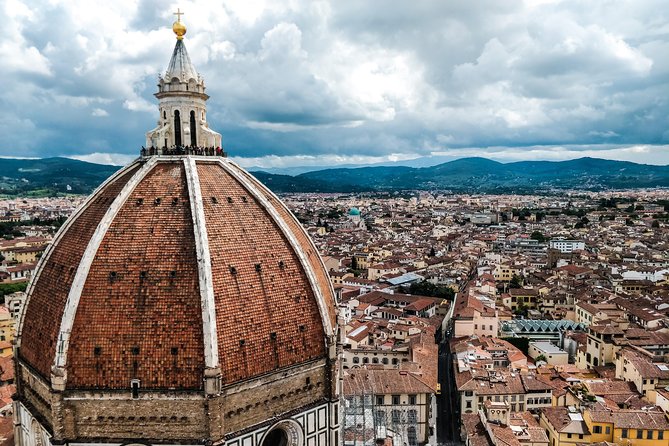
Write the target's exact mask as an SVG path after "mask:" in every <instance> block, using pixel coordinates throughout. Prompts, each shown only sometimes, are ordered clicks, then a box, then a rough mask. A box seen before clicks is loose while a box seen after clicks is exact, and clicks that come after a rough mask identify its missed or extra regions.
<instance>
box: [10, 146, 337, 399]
mask: <svg viewBox="0 0 669 446" xmlns="http://www.w3.org/2000/svg"><path fill="white" fill-rule="evenodd" d="M184 160H186V158H177V159H175V158H166V159H162V160H159V161H158V162H157V163H156V164H155V166H153V167H148V169H149V170H148V172H146V174H145V176H144V177H143V178H142V179H141V180H139V181H137V180H133V182H132V183H128V181H129V179H130V177H131V176H132V175H133V174H135V173H137V172H138V169H137V168H138V167H139V166H141V165H142V163H143V161H139V162H136V164H135V165H134V166H132V167H131V168H130V170H129V171H128V172H127V173H125V174H124V175H122V176H121V177H119V178H118V179H116V180H114V181H112V182H111V183H110V184H108V185H107V186H106V187H104V188H103V189H102V190H100V191H98V192H97V194H96V195H95V196H94V197H93V198H92V200H91V202H90V205H89V206H88V207H87V208H86V209H85V210H84V211H83V212H81V213H80V214H79V215H76V216H75V217H74V220H73V221H72V223H71V224H70V226H69V228H68V229H67V230H66V231H65V232H64V233H63V236H62V237H60V238H59V239H57V240H56V241H55V242H54V246H53V248H52V253H51V254H50V255H49V258H48V259H45V260H46V261H45V264H44V265H43V267H42V271H41V273H39V277H38V278H37V281H36V283H35V285H34V287H33V290H32V292H31V295H30V297H29V302H28V304H27V309H26V316H25V320H24V325H23V327H24V329H23V333H22V334H21V348H20V358H21V359H22V360H23V361H24V362H26V363H27V364H29V365H30V366H32V367H33V368H34V369H35V370H36V371H37V372H38V373H39V374H40V375H42V377H43V378H45V379H46V380H47V381H48V380H49V377H50V371H51V366H52V364H53V363H54V357H55V354H56V341H57V339H58V335H59V330H60V329H61V321H62V320H63V312H64V311H65V304H66V301H67V298H68V293H69V290H70V288H71V287H72V282H73V278H74V276H75V273H76V271H77V268H78V267H79V262H80V260H81V258H82V255H83V253H84V251H85V250H86V247H87V246H88V244H89V243H90V242H91V238H92V237H93V234H94V232H95V229H96V228H97V227H98V225H99V224H100V221H101V219H102V217H103V216H104V214H105V212H106V211H107V209H109V207H110V205H111V204H112V202H113V201H114V198H115V197H116V196H117V195H118V194H119V193H120V192H121V190H122V189H123V186H124V185H125V184H126V183H128V184H131V185H132V186H131V187H132V188H133V189H132V190H131V191H129V195H128V198H127V200H126V201H125V203H124V204H123V205H122V206H121V207H120V209H118V212H117V213H116V214H115V215H114V216H113V219H112V220H111V221H110V222H109V226H108V229H107V230H106V232H105V233H103V234H101V238H97V239H96V240H97V241H96V243H98V242H99V247H98V249H97V252H96V253H95V255H94V257H92V260H91V263H90V269H89V270H88V274H87V276H86V277H84V279H85V280H84V281H83V282H80V283H82V284H83V288H82V290H81V296H80V297H79V299H78V301H76V300H75V302H77V304H76V311H75V312H74V313H73V316H74V319H72V318H69V319H68V320H69V321H72V320H73V322H72V330H71V333H70V336H69V345H68V348H67V350H65V351H66V356H65V361H64V364H65V367H66V371H67V375H66V376H67V379H66V386H67V389H112V390H127V389H129V388H130V386H131V380H133V379H138V380H140V382H141V388H142V389H143V390H151V389H155V390H164V389H179V390H197V391H202V390H203V389H204V370H205V365H207V366H209V364H208V363H207V361H210V360H211V358H212V356H206V354H205V347H204V342H205V336H204V333H203V332H204V330H205V328H204V327H205V324H203V317H208V316H209V313H207V311H205V313H206V314H205V315H204V316H203V308H202V304H201V302H202V299H203V296H204V294H202V295H201V292H200V284H201V282H200V281H201V280H206V279H203V278H204V277H209V276H208V274H209V272H208V271H209V270H208V268H209V266H210V267H211V280H212V285H213V302H214V304H213V305H214V312H215V314H212V315H211V317H214V318H215V319H214V320H215V323H216V337H215V339H216V341H217V344H216V346H217V347H218V360H219V364H220V369H221V379H222V384H223V385H224V386H226V385H231V384H234V383H237V382H240V381H244V380H247V379H250V378H254V377H258V376H261V375H265V374H268V373H271V372H275V371H277V370H279V369H282V368H286V367H291V366H294V365H298V364H304V363H306V362H309V361H312V360H315V359H322V358H324V357H326V356H327V354H328V349H327V343H328V338H327V330H328V329H329V327H332V326H334V325H335V305H334V296H333V295H332V291H331V287H330V283H329V280H328V278H327V273H326V272H325V269H324V267H323V266H322V262H321V260H320V257H319V255H318V252H317V251H316V249H315V248H314V247H313V244H312V243H311V241H310V240H309V238H308V235H307V234H306V232H305V231H304V229H303V228H302V227H301V226H300V225H299V223H298V222H297V220H296V219H295V218H294V217H293V215H292V214H291V213H290V211H288V209H287V208H286V207H285V206H284V205H283V203H281V202H280V200H278V199H277V198H276V197H274V196H273V195H272V194H271V193H270V192H269V191H268V190H267V189H266V188H265V187H264V186H263V185H261V184H260V183H258V182H257V181H256V180H255V178H253V177H252V176H250V175H248V174H247V173H246V172H244V171H243V170H242V169H240V168H239V167H237V166H236V165H234V164H233V163H231V162H229V161H227V160H225V161H222V160H221V161H215V162H212V161H210V160H207V159H203V158H198V159H196V165H195V169H196V170H197V172H196V173H197V177H198V178H199V189H200V191H199V192H200V195H201V198H202V200H201V202H199V201H193V202H191V199H192V197H194V195H193V196H191V194H192V193H193V191H189V178H191V180H192V181H190V184H191V185H192V186H195V185H196V184H197V181H196V180H195V176H192V177H189V175H192V174H191V173H189V172H190V170H189V169H188V168H186V167H185V166H184ZM221 163H227V164H223V165H222V164H221ZM145 170H146V169H145ZM142 172H144V170H143V171H142ZM193 173H195V172H193ZM233 174H234V175H233ZM139 175H142V174H138V176H139ZM254 193H259V194H262V197H261V199H256V198H255V197H254ZM265 200H269V206H271V212H270V210H268V209H266V208H265V207H264V206H265V205H267V201H265ZM192 206H195V207H196V209H197V210H198V213H199V212H202V213H203V214H204V220H205V222H204V223H205V224H204V226H205V228H206V239H207V240H208V247H207V248H208V251H209V257H210V259H211V265H209V264H208V263H206V262H205V263H203V260H202V259H203V258H205V257H202V256H200V261H198V254H197V249H198V248H197V246H198V245H197V244H196V239H195V237H196V236H197V235H196V234H195V233H194V228H195V225H194V222H193V215H192V212H193V211H192V209H193V208H192ZM200 207H201V208H200ZM276 219H279V221H277V220H276ZM101 227H106V226H101ZM284 231H286V232H284ZM92 246H95V244H94V245H92ZM200 254H202V251H201V252H200ZM305 260H306V262H308V264H309V265H308V267H307V268H306V269H305V265H303V263H302V262H303V261H305ZM82 271H85V270H82ZM203 271H207V273H206V274H204V273H203ZM308 271H310V272H308ZM308 274H312V276H311V277H312V279H313V280H314V281H315V283H312V281H310V279H309V275H308ZM202 283H204V282H202ZM318 299H324V302H319V300H318ZM319 303H320V305H319ZM322 311H324V312H325V313H324V314H321V312H322ZM326 322H327V323H326ZM212 339H214V338H212ZM207 358H209V359H207Z"/></svg>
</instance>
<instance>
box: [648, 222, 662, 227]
mask: <svg viewBox="0 0 669 446" xmlns="http://www.w3.org/2000/svg"><path fill="white" fill-rule="evenodd" d="M650 227H651V228H659V227H660V222H659V221H657V220H653V223H651V224H650Z"/></svg>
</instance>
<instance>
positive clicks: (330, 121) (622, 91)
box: [0, 0, 669, 168]
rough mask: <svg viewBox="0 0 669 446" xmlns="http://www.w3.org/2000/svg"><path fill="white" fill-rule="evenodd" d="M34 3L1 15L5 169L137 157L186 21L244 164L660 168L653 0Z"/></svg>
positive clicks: (222, 128)
mask: <svg viewBox="0 0 669 446" xmlns="http://www.w3.org/2000/svg"><path fill="white" fill-rule="evenodd" d="M30 3H31V5H30V7H29V6H28V5H27V4H26V3H23V2H21V1H18V0H10V1H7V2H5V3H4V14H5V17H7V22H8V24H9V29H8V32H7V33H6V34H7V37H6V39H5V41H4V43H3V44H2V45H0V55H1V56H2V57H3V59H4V60H5V61H6V67H5V70H6V78H7V82H8V87H7V88H6V89H4V90H3V92H2V94H0V103H2V105H3V106H4V107H5V109H7V108H9V109H10V110H12V113H11V114H8V115H5V116H4V117H3V119H0V130H2V132H3V134H4V135H5V138H4V144H2V145H1V146H0V155H1V156H19V157H21V156H23V157H47V156H68V157H74V158H77V159H84V160H88V161H94V162H108V163H109V162H113V163H115V164H125V163H126V162H128V161H129V160H130V159H132V158H134V157H135V156H136V155H137V153H138V149H139V147H140V145H141V144H143V141H144V134H145V132H146V131H148V130H150V129H151V128H153V127H154V126H155V121H156V119H157V114H158V112H157V100H156V99H155V98H154V97H153V93H154V92H155V91H156V87H155V84H156V80H157V75H158V73H161V72H164V70H165V68H166V66H167V62H168V60H169V55H170V53H171V51H172V48H173V46H174V36H173V34H172V32H171V30H170V28H171V24H172V22H173V21H174V19H175V17H174V16H173V15H172V12H173V11H176V10H177V8H181V11H184V12H185V15H184V16H183V18H182V21H183V22H184V23H185V24H186V26H187V27H188V33H187V34H186V40H185V42H186V46H187V47H188V50H189V53H190V56H191V58H192V60H193V63H194V65H195V67H196V69H197V70H198V72H199V73H200V74H201V75H202V76H203V77H204V79H205V82H206V85H207V93H208V94H209V95H210V96H211V99H210V100H209V102H208V110H209V111H208V121H209V122H210V125H211V127H212V128H213V129H214V130H216V131H218V132H220V133H222V134H223V144H224V147H225V148H226V150H227V151H228V152H229V153H230V156H231V157H232V158H233V159H235V160H236V161H238V162H239V163H240V164H241V165H243V166H246V167H251V166H254V167H255V166H257V167H267V168H272V167H275V168H282V167H294V166H334V165H340V164H356V165H357V164H378V163H384V162H393V161H396V162H410V161H411V160H415V159H417V158H421V157H428V158H427V160H428V161H429V160H430V159H438V160H439V161H436V162H434V163H433V164H437V163H438V162H441V161H446V160H448V159H455V158H462V157H468V156H481V157H486V158H490V159H494V160H498V161H503V162H509V161H517V160H535V159H542V160H563V159H572V158H578V157H582V156H592V157H600V158H608V159H619V160H627V161H635V162H640V163H647V164H669V130H668V129H669V126H668V125H667V124H669V118H668V117H669V105H668V104H667V99H666V91H669V90H668V87H669V85H668V84H669V76H668V74H669V62H667V61H666V58H663V57H662V55H664V54H667V53H668V52H669V51H668V50H669V28H668V26H667V23H669V21H668V20H666V13H665V9H663V8H662V2H653V1H646V2H631V1H630V2H616V3H615V4H613V3H602V2H594V1H593V2H587V3H583V2H579V4H578V5H574V4H572V3H570V2H560V1H527V2H520V1H517V2H504V3H499V2H492V1H491V2H486V3H485V4H482V3H480V2H479V3H477V4H476V6H473V5H464V4H459V3H453V4H443V2H438V1H434V2H431V1H425V2H418V3H415V4H411V5H407V4H404V3H397V4H393V5H392V7H380V3H378V2H371V3H365V4H362V5H361V4H357V3H355V2H337V3H336V4H331V3H329V2H290V4H284V3H281V4H275V3H267V4H264V2H262V1H252V2H249V1H245V2H244V1H233V2H226V4H225V5H214V6H211V5H206V4H204V2H198V1H195V2H192V1H191V2H180V3H169V4H160V3H159V2H157V1H119V2H115V3H114V4H103V5H100V4H98V5H91V4H89V3H87V2H83V1H81V2H58V1H57V2H30ZM386 5H387V4H386ZM430 157H432V158H430ZM421 162H426V161H425V160H421Z"/></svg>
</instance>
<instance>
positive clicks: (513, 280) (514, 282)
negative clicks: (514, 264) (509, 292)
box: [509, 274, 523, 288]
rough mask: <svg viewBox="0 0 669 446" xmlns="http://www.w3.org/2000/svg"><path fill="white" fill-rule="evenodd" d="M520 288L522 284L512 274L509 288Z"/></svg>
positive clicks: (519, 279) (518, 278)
mask: <svg viewBox="0 0 669 446" xmlns="http://www.w3.org/2000/svg"><path fill="white" fill-rule="evenodd" d="M522 286H523V284H522V280H521V278H520V277H518V276H517V275H515V274H514V275H513V277H512V278H511V281H510V282H509V288H520V287H522Z"/></svg>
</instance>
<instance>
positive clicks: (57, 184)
mask: <svg viewBox="0 0 669 446" xmlns="http://www.w3.org/2000/svg"><path fill="white" fill-rule="evenodd" d="M118 169H120V167H119V166H108V165H103V164H94V163H87V162H85V161H78V160H73V159H69V158H42V159H10V158H3V159H0V194H5V195H38V196H47V195H55V194H56V193H74V194H87V193H90V192H91V191H92V190H93V189H95V188H96V187H97V186H98V185H99V184H100V183H102V182H103V181H104V180H105V179H107V178H108V177H109V176H110V175H111V174H112V173H114V172H116V171H117V170H118ZM68 186H69V188H68Z"/></svg>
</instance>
